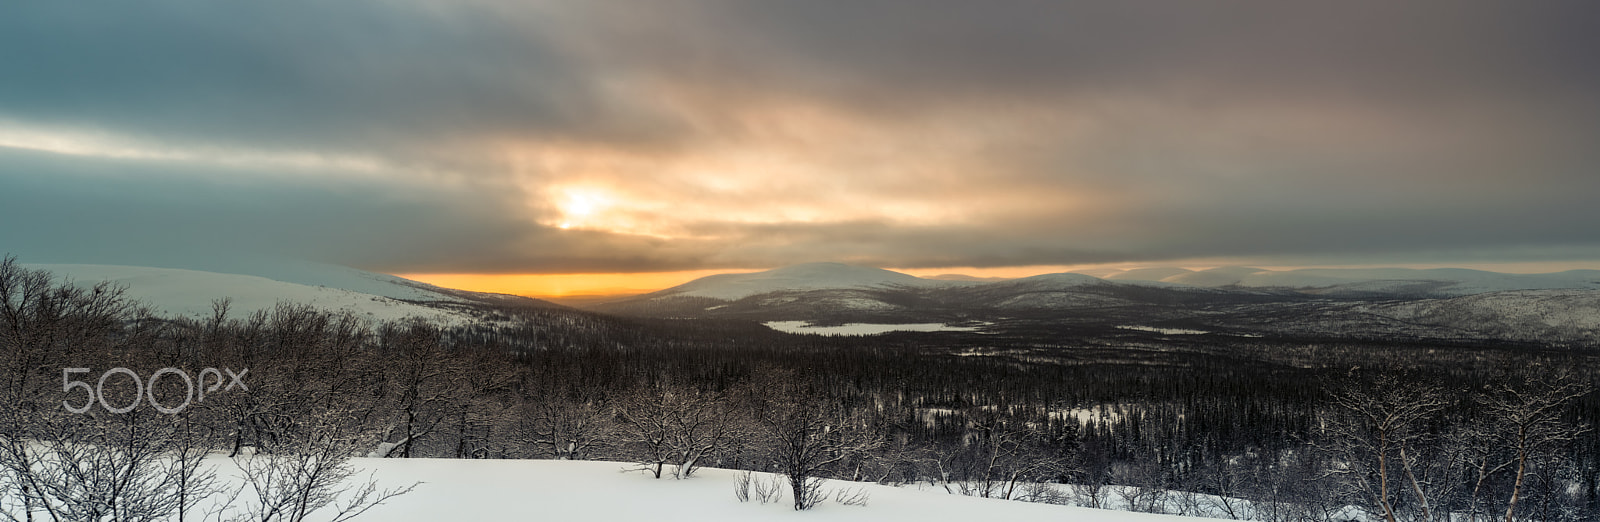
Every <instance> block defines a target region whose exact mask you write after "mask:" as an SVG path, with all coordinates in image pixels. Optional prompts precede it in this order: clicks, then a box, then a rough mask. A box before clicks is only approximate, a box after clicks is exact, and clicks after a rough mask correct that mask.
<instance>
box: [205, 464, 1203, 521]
mask: <svg viewBox="0 0 1600 522" xmlns="http://www.w3.org/2000/svg"><path fill="white" fill-rule="evenodd" d="M352 464H354V465H355V467H357V468H359V469H362V470H364V471H363V472H362V473H361V475H360V476H365V475H366V474H367V473H372V475H373V476H374V477H375V478H376V479H377V480H378V482H379V486H380V487H392V486H397V485H407V484H411V483H413V482H417V481H421V482H423V484H422V485H420V486H418V487H417V489H416V490H415V491H413V492H411V493H410V494H407V495H404V496H400V497H397V498H394V499H391V500H390V501H389V502H387V503H385V504H384V505H381V506H378V507H376V508H373V510H372V511H370V512H368V513H367V514H366V515H365V516H363V517H361V518H359V519H357V520H373V521H377V520H381V521H395V522H400V521H418V522H420V521H437V520H562V521H585V520H594V521H602V520H604V521H613V520H693V521H702V522H717V521H748V520H813V521H828V522H833V521H852V520H860V521H875V522H902V521H903V522H928V521H936V520H960V521H980V520H982V521H988V520H997V521H998V520H1004V521H1027V520H1052V521H1059V520H1075V521H1085V522H1101V521H1103V522H1184V521H1190V522H1193V521H1199V520H1210V519H1199V518H1189V517H1178V516H1171V515H1153V514H1147V513H1132V512H1126V511H1108V510H1099V509H1089V508H1080V507H1071V506H1057V505H1050V504H1033V503H1027V502H1018V501H1010V500H998V499H986V498H977V497H965V496H960V495H952V494H949V493H946V492H944V490H943V489H928V490H918V489H916V488H910V487H907V488H897V487H890V486H881V485H877V484H863V483H853V482H829V483H828V485H827V488H828V489H835V488H859V489H861V490H863V491H865V492H867V494H868V495H869V498H868V499H867V502H866V505H864V506H846V505H841V504H838V503H835V502H833V501H831V500H830V501H828V502H824V503H822V504H820V505H818V506H817V507H816V508H814V509H812V510H811V511H806V512H796V511H793V509H792V505H791V504H790V503H789V501H788V500H789V498H788V495H787V492H786V493H785V496H784V500H783V501H781V502H777V503H769V504H761V503H760V502H758V501H757V500H756V499H754V498H752V499H751V500H750V501H749V502H745V503H741V502H739V501H738V499H736V498H735V497H734V494H733V490H734V476H735V474H736V472H734V471H730V470H723V469H710V468H706V469H701V470H699V471H696V472H695V476H694V477H692V478H689V479H686V480H673V479H671V478H662V479H659V480H658V479H653V478H649V476H647V475H645V474H644V473H639V472H627V471H625V470H626V469H628V468H629V467H630V465H629V464H627V463H619V462H594V461H556V460H451V459H353V460H352ZM224 465H226V464H224ZM223 474H225V472H224V473H223ZM757 475H758V477H759V476H760V475H761V474H757Z"/></svg>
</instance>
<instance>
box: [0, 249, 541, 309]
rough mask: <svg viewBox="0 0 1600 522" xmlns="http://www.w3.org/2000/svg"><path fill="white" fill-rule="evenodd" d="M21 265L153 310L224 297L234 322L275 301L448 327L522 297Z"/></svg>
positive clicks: (330, 275) (349, 277)
mask: <svg viewBox="0 0 1600 522" xmlns="http://www.w3.org/2000/svg"><path fill="white" fill-rule="evenodd" d="M23 266H24V267H26V268H30V269H36V270H45V271H48V272H50V273H51V274H52V275H53V276H54V277H56V278H57V279H58V280H60V281H66V282H71V283H73V284H78V285H93V284H95V283H99V282H101V281H109V282H112V283H115V284H118V285H121V286H124V287H126V293H125V295H126V296H127V297H129V298H130V299H133V300H136V301H139V302H141V303H143V304H145V305H148V306H150V307H151V308H152V309H154V310H155V311H156V312H158V313H162V314H168V315H177V316H186V317H198V316H206V315H209V314H210V313H211V310H212V302H213V301H214V300H217V299H221V298H227V299H229V301H230V315H232V316H233V317H242V316H245V315H248V314H251V313H254V312H255V311H257V310H270V309H271V308H273V307H275V306H277V304H278V303H280V302H288V303H296V304H305V305H310V306H312V307H315V308H319V309H323V310H329V311H347V312H351V313H354V314H356V315H357V316H360V317H365V318H367V319H370V320H373V321H392V320H398V319H403V318H406V317H421V318H424V319H429V320H434V321H439V322H445V323H454V322H463V321H469V320H471V317H472V316H471V315H470V314H469V313H468V312H467V311H466V310H467V309H468V308H470V307H471V306H472V305H473V304H474V303H482V302H486V301H493V300H498V299H508V298H509V299H522V298H510V297H509V296H493V295H490V294H473V293H470V292H462V291H457V290H450V289H444V288H439V287H435V286H432V285H428V284H425V283H419V282H416V281H411V280H408V279H402V278H399V277H394V276H390V275H385V274H375V273H371V272H363V271H360V270H355V269H352V268H346V267H339V266H332V265H316V264H309V263H305V264H284V265H275V267H276V268H277V269H276V270H275V271H271V272H269V273H272V274H273V275H276V276H277V277H280V278H283V279H289V280H283V279H278V278H269V277H262V276H257V275H245V274H226V273H218V272H205V271H199V270H182V269H175V268H153V267H141V266H118V265H76V264H24V265H23ZM527 301H531V300H527Z"/></svg>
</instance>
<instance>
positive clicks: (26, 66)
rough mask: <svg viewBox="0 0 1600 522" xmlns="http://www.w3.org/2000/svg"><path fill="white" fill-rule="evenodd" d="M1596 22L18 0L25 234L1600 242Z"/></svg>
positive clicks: (1565, 252) (314, 248)
mask: <svg viewBox="0 0 1600 522" xmlns="http://www.w3.org/2000/svg"><path fill="white" fill-rule="evenodd" d="M1597 27H1600V3H1596V2H1592V1H1565V2H1563V1H1540V2H1525V1H1504V2H1473V1H1463V0H1449V1H1438V2H1422V1H1408V2H1392V1H1342V2H1315V3H1313V2H1282V1H1258V2H1223V1H1195V2H1171V1H1149V2H1146V1H1127V0H1118V1H1115V2H1110V1H1107V2H1094V3H1088V2H1066V1H982V2H975V1H970V0H960V1H955V0H950V1H943V0H905V1H878V0H839V1H817V0H793V1H759V0H758V1H743V0H739V1H735V0H726V1H719V0H657V1H650V2H620V1H617V2H612V1H595V0H583V1H577V0H573V1H564V2H551V1H529V0H448V1H445V0H381V1H380V0H341V1H327V0H273V1H267V2H263V1H231V0H210V1H194V0H144V1H138V2H130V1H125V0H116V1H93V0H79V1H70V2H44V1H28V2H6V3H5V4H4V5H3V6H0V251H4V252H11V253H13V254H17V255H20V256H23V261H25V262H101V263H151V264H158V263H160V262H162V261H161V260H171V259H182V258H186V257H195V256H206V255H220V254H241V255H273V256H284V257H293V258H305V259H312V260H317V261H324V262H332V263H339V264H345V265H351V266H356V267H360V268H365V269H371V270H380V271H388V272H402V273H425V272H440V273H443V272H450V273H503V274H539V273H570V272H634V271H669V270H699V269H723V268H765V267H772V266H779V265H785V264H792V263H798V262H807V261H845V262H853V263H859V264H867V265H876V266H886V267H904V268H918V267H1007V266H1024V265H1074V264H1089V263H1129V264H1138V265H1160V264H1169V263H1181V262H1185V261H1188V260H1195V259H1229V260H1236V261H1238V262H1241V263H1254V264H1266V265H1329V264H1380V265H1382V264H1413V263H1435V264H1460V265H1468V264H1474V263H1490V262H1530V261H1562V262H1576V263H1592V265H1593V267H1600V262H1597V261H1600V204H1597V198H1600V146H1597V145H1596V144H1600V66H1597V65H1596V61H1595V60H1596V58H1595V56H1596V55H1595V51H1596V50H1597V49H1600V30H1596V28H1597ZM169 264H170V263H169Z"/></svg>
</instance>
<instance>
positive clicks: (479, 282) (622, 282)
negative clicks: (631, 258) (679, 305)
mask: <svg viewBox="0 0 1600 522" xmlns="http://www.w3.org/2000/svg"><path fill="white" fill-rule="evenodd" d="M748 271H749V270H684V271H679V272H639V273H611V274H395V275H397V276H400V277H404V278H406V279H410V280H413V281H421V282H424V283H428V284H431V285H435V286H442V287H445V288H455V289H458V290H471V291H474V292H494V293H500V294H512V295H521V296H527V297H550V298H561V297H578V296H613V295H614V296H622V295H631V294H643V293H649V292H654V291H656V290H661V289H665V288H671V287H674V286H678V285H681V284H684V283H687V282H689V281H693V280H695V279H699V278H702V277H705V276H709V275H716V274H727V273H737V272H748Z"/></svg>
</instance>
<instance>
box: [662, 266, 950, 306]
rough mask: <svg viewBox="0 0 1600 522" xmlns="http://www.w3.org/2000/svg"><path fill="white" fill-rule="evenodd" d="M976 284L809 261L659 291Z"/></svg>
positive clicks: (740, 294)
mask: <svg viewBox="0 0 1600 522" xmlns="http://www.w3.org/2000/svg"><path fill="white" fill-rule="evenodd" d="M972 284H977V283H974V282H971V281H942V280H933V279H922V278H920V277H916V276H912V275H908V274H902V273H900V272H894V271H889V270H883V269H881V268H871V267H864V266H854V265H846V264H842V263H807V264H801V265H793V266H786V267H783V268H777V269H773V270H767V271H764V272H753V273H746V274H718V275H714V276H708V277H702V278H700V279H696V280H694V281H690V282H688V283H684V284H682V285H678V286H675V287H672V288H668V289H666V290H662V291H661V292H658V294H660V295H661V296H663V297H665V296H688V297H711V298H715V299H727V300H737V299H743V298H746V297H749V296H752V295H758V294H765V293H769V292H778V291H785V290H791V291H792V290H835V289H860V288H885V287H896V286H904V287H913V288H930V287H945V286H959V285H972Z"/></svg>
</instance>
